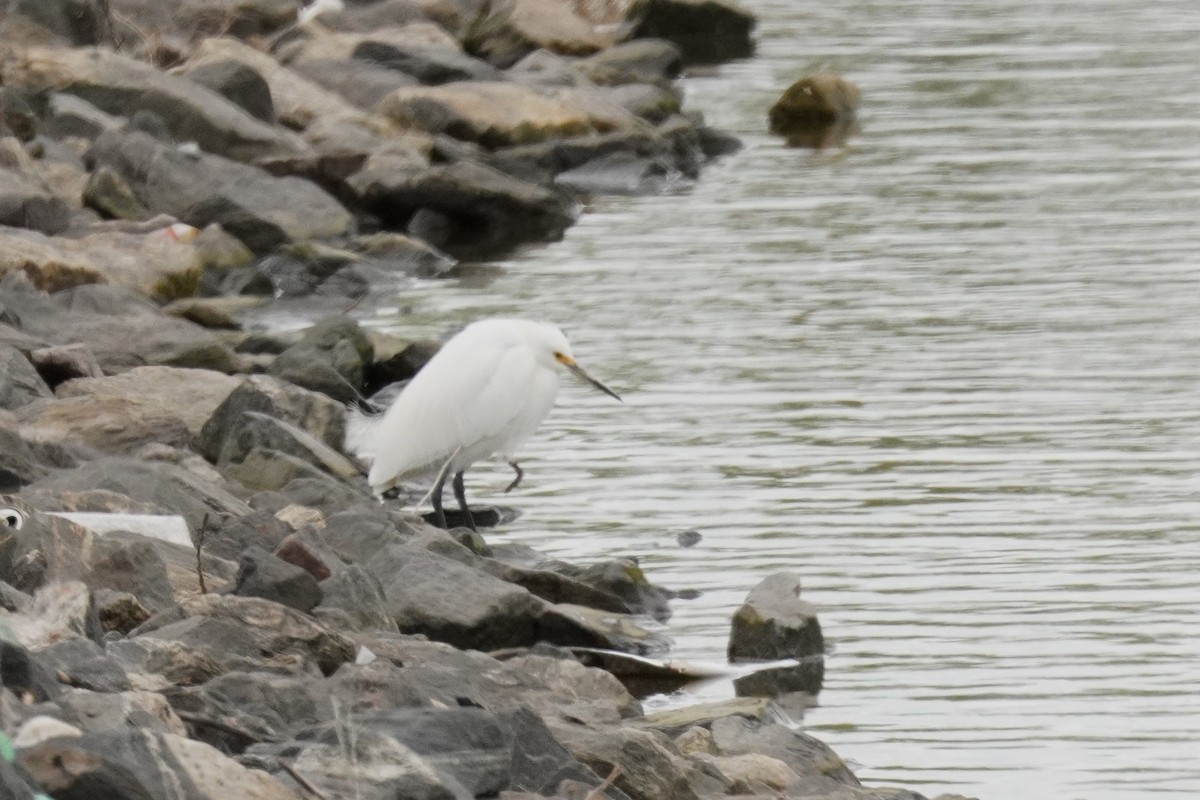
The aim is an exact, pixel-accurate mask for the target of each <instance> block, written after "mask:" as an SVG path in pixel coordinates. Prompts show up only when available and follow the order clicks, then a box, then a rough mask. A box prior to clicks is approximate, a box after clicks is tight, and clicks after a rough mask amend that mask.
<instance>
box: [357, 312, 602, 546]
mask: <svg viewBox="0 0 1200 800" xmlns="http://www.w3.org/2000/svg"><path fill="white" fill-rule="evenodd" d="M563 372H571V373H573V374H574V375H575V376H576V377H578V378H580V379H582V380H583V381H585V382H587V383H588V384H590V385H591V386H593V387H595V388H596V389H598V390H600V391H602V392H604V393H605V394H607V395H609V396H610V397H614V398H616V399H617V400H620V399H621V398H620V397H619V396H618V395H617V393H616V392H614V391H613V390H612V389H609V388H608V387H607V386H605V385H604V384H602V383H600V381H598V380H596V379H595V378H593V377H592V376H591V375H588V374H587V373H586V372H584V370H583V368H582V367H580V366H579V365H578V364H576V363H575V356H574V355H572V353H571V346H570V344H568V343H567V337H566V336H565V335H564V334H563V332H562V331H561V330H559V329H558V328H557V327H555V326H554V325H551V324H549V323H545V322H531V321H528V320H522V319H486V320H481V321H479V322H475V323H473V324H471V325H468V326H467V327H466V328H464V329H463V330H462V331H461V332H460V333H459V334H457V335H456V336H454V337H453V338H451V339H450V341H448V342H446V344H445V345H444V346H443V347H442V349H441V350H439V351H438V352H437V354H436V355H435V356H434V357H433V358H432V359H430V360H429V363H428V364H426V365H425V367H424V368H423V369H422V370H421V371H420V372H418V373H417V375H416V377H414V378H413V379H412V382H411V383H409V385H408V386H407V387H406V388H405V389H404V391H403V392H401V393H400V396H399V397H397V398H396V400H395V401H394V402H393V403H392V405H391V406H390V407H389V408H388V409H387V411H385V412H384V413H383V414H382V415H379V416H376V417H368V416H366V415H364V414H361V413H359V412H357V411H353V412H352V413H351V415H350V420H349V424H348V426H347V434H346V445H347V449H349V450H352V451H354V452H356V453H357V454H358V455H359V456H360V457H362V458H363V459H365V460H367V461H369V462H370V464H371V469H370V472H369V473H368V475H367V482H368V483H369V484H370V485H371V490H372V491H373V492H375V495H376V496H377V497H382V496H383V493H384V492H385V491H387V490H388V489H390V488H391V487H393V486H395V485H396V484H397V483H398V482H399V481H401V480H403V479H406V478H417V477H422V476H429V475H435V476H436V477H435V480H434V484H433V489H432V491H431V492H430V495H429V496H430V497H431V499H432V504H433V511H434V514H435V515H436V518H437V522H438V524H439V525H441V526H442V527H445V525H446V514H445V512H444V511H443V510H442V489H443V487H444V486H445V484H446V479H447V478H448V477H450V476H453V482H452V486H453V489H454V497H455V499H457V500H458V506H459V508H461V509H462V511H463V514H464V515H465V516H466V518H467V524H468V525H469V526H470V527H471V529H472V530H473V529H474V528H475V521H474V520H473V519H472V517H471V511H470V509H469V508H468V507H467V498H466V491H465V490H464V488H463V472H464V471H465V470H466V469H467V467H469V466H471V465H472V464H474V463H475V462H476V461H479V460H481V459H484V458H487V457H488V456H491V455H493V454H495V453H499V454H500V455H501V456H503V457H504V459H505V460H506V461H507V462H508V464H509V466H511V467H512V468H513V469H514V470H516V472H517V477H516V479H515V480H513V482H512V483H511V484H510V485H509V487H508V489H505V491H506V492H507V491H510V490H512V489H513V488H514V487H515V486H516V485H517V484H518V483H520V482H521V477H522V475H523V474H524V473H523V472H522V471H521V468H520V466H518V465H517V462H516V461H515V460H514V456H515V455H516V452H517V450H518V449H519V448H520V447H521V445H522V444H524V443H525V441H526V440H527V439H528V438H529V437H530V436H532V435H533V433H534V431H536V430H537V428H538V426H539V425H540V424H541V422H542V420H543V419H545V417H546V415H547V414H548V413H550V408H551V407H552V406H553V405H554V398H555V395H557V394H558V380H559V376H560V375H561V374H562V373H563Z"/></svg>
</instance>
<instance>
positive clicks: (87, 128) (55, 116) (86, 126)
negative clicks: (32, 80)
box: [42, 92, 124, 141]
mask: <svg viewBox="0 0 1200 800" xmlns="http://www.w3.org/2000/svg"><path fill="white" fill-rule="evenodd" d="M48 111H49V116H48V118H47V119H46V121H45V122H44V123H43V125H42V132H43V133H44V134H45V135H46V136H49V137H50V138H52V139H65V138H68V137H76V138H80V139H88V140H89V141H90V140H93V139H95V138H96V137H97V136H99V135H100V134H102V133H104V132H105V131H107V130H115V129H117V128H120V127H121V126H122V125H123V124H124V120H123V119H122V118H121V117H119V116H114V115H112V114H108V113H105V112H104V111H101V110H100V109H98V108H96V107H95V106H94V105H92V104H91V103H89V102H88V101H86V100H84V99H83V98H82V97H76V96H75V95H73V94H64V93H61V92H55V93H53V94H51V95H50V102H49V109H48Z"/></svg>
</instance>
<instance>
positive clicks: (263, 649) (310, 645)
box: [134, 594, 354, 675]
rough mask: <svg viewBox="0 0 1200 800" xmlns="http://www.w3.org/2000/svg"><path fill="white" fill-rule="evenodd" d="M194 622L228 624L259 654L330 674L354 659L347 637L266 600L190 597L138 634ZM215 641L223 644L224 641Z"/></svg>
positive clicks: (155, 617)
mask: <svg viewBox="0 0 1200 800" xmlns="http://www.w3.org/2000/svg"><path fill="white" fill-rule="evenodd" d="M189 618H202V619H207V620H212V621H217V622H223V623H227V624H228V630H229V631H233V630H235V629H236V630H237V631H238V632H239V633H238V635H239V636H241V637H249V640H250V641H252V642H253V643H254V646H255V647H256V648H257V651H258V654H259V655H261V656H263V657H271V656H277V655H283V654H288V655H295V656H299V657H300V658H302V659H304V660H305V661H306V662H310V663H311V664H312V665H314V666H316V667H317V668H318V669H320V670H321V672H323V673H325V674H326V675H328V674H332V673H333V672H334V671H335V670H336V669H337V668H338V667H339V666H340V665H342V664H344V663H346V662H347V661H353V660H354V645H353V643H352V642H351V641H350V640H349V639H347V638H346V637H345V636H343V635H342V634H340V633H336V632H334V631H331V630H327V629H326V628H325V627H324V626H322V625H321V624H319V623H318V622H316V621H315V620H313V618H312V617H310V616H308V615H307V614H302V613H301V612H299V611H297V610H296V609H294V608H289V607H287V606H285V605H282V604H280V603H276V602H273V601H271V600H265V599H263V598H260V597H238V596H233V595H217V594H202V595H197V596H193V597H188V598H184V599H183V600H182V601H180V603H179V604H178V605H177V606H175V607H173V608H171V609H168V610H166V611H161V612H159V613H158V614H155V615H154V616H153V617H151V618H150V619H148V620H147V621H146V622H145V623H144V624H142V625H141V626H140V627H138V628H137V629H136V630H135V631H134V635H135V636H145V635H154V634H155V633H156V632H158V631H159V630H160V629H162V628H166V627H167V626H169V625H173V624H174V623H178V622H182V621H184V620H188V619H189ZM224 635H226V636H228V634H224ZM157 638H172V639H173V638H175V637H173V636H172V637H163V636H159V637H157ZM214 641H217V642H219V641H220V638H219V637H218V638H217V639H215V640H214Z"/></svg>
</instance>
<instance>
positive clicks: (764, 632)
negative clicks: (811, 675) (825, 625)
mask: <svg viewBox="0 0 1200 800" xmlns="http://www.w3.org/2000/svg"><path fill="white" fill-rule="evenodd" d="M824 651H825V642H824V639H823V637H822V636H821V625H820V623H819V622H818V621H817V612H816V609H815V608H813V606H811V605H810V604H808V603H805V602H804V601H802V600H801V599H800V578H799V577H798V576H797V575H794V574H791V573H786V572H779V573H776V574H774V575H770V576H768V577H766V578H764V579H763V580H762V581H761V582H760V583H759V584H758V585H757V586H755V587H754V589H752V590H751V591H750V594H749V595H748V596H747V597H746V601H745V603H743V604H742V606H741V608H739V609H738V610H737V611H736V612H735V613H734V615H733V625H732V629H731V630H730V634H729V660H730V661H755V660H759V661H773V660H776V659H781V658H804V657H806V656H820V655H822V654H823V653H824Z"/></svg>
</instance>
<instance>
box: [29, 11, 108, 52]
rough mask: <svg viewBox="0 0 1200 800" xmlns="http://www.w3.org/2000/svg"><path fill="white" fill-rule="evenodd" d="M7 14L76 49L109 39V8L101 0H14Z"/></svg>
mask: <svg viewBox="0 0 1200 800" xmlns="http://www.w3.org/2000/svg"><path fill="white" fill-rule="evenodd" d="M8 5H9V8H8V9H7V10H8V13H11V14H14V15H17V16H23V17H25V18H26V19H28V20H29V21H31V22H34V23H36V24H37V25H40V26H41V27H43V28H45V29H46V30H48V31H50V32H51V33H53V34H55V35H56V36H60V37H62V38H63V39H65V40H66V41H67V42H69V43H71V44H72V45H75V46H76V47H79V46H82V45H89V44H100V43H102V42H104V41H106V40H107V38H108V33H109V32H108V7H107V5H105V4H104V3H102V2H100V1H99V0H13V2H11V3H9V4H8Z"/></svg>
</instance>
